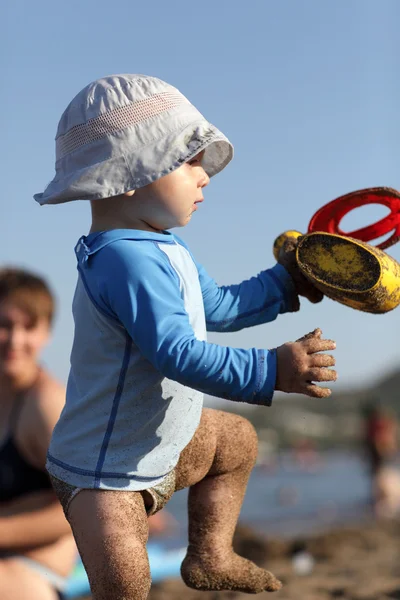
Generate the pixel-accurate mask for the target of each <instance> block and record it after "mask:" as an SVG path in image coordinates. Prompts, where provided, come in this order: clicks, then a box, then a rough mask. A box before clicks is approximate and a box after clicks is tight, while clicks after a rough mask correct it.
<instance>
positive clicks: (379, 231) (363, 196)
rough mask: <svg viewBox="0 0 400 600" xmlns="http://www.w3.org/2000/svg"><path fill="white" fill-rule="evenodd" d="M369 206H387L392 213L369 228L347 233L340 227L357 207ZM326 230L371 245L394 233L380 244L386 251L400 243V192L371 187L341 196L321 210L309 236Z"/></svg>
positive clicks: (314, 218) (312, 224)
mask: <svg viewBox="0 0 400 600" xmlns="http://www.w3.org/2000/svg"><path fill="white" fill-rule="evenodd" d="M365 204H383V205H384V206H387V207H388V208H389V209H390V211H391V212H390V214H389V215H387V216H386V217H384V218H383V219H381V220H380V221H377V222H376V223H373V224H372V225H368V226H367V227H362V228H361V229H357V230H355V231H352V232H350V233H345V232H344V231H342V230H341V229H340V227H339V223H340V221H341V220H342V219H343V217H344V216H345V215H347V214H348V213H349V212H350V211H352V210H353V209H354V208H358V207H359V206H364V205H365ZM313 231H325V232H327V233H336V234H339V235H345V236H348V237H352V238H356V239H358V240H361V241H363V242H369V241H371V240H374V239H376V238H378V237H381V236H383V235H385V234H386V233H389V232H390V231H393V233H392V235H391V236H390V237H389V238H388V239H387V240H385V241H384V242H381V243H380V244H378V248H381V249H382V250H383V249H385V248H389V247H390V246H392V245H393V244H395V243H396V242H398V241H399V240H400V193H399V192H397V191H396V190H394V189H392V188H384V187H378V188H369V189H364V190H358V191H357V192H351V193H350V194H346V195H345V196H340V197H339V198H336V200H332V201H331V202H328V204H325V206H323V207H322V208H320V209H319V210H318V211H317V212H316V213H315V214H314V216H313V217H312V218H311V221H310V223H309V225H308V233H311V232H313Z"/></svg>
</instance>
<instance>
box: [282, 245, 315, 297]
mask: <svg viewBox="0 0 400 600" xmlns="http://www.w3.org/2000/svg"><path fill="white" fill-rule="evenodd" d="M297 242H298V239H297V238H292V237H290V238H288V239H287V240H285V242H284V243H283V245H282V248H281V249H280V251H279V255H278V263H279V264H280V265H282V266H283V267H285V269H286V271H287V272H288V273H289V275H290V276H291V277H292V279H293V282H294V285H295V287H296V292H297V293H298V294H299V296H304V297H305V298H307V300H309V301H310V302H312V303H313V304H316V303H317V302H321V300H322V298H323V297H324V295H323V293H322V292H321V291H320V290H319V289H317V288H316V287H315V286H314V285H313V284H312V283H311V282H310V281H308V279H307V278H306V277H305V276H304V275H303V273H302V272H301V271H300V269H299V266H298V264H297V261H296V246H297Z"/></svg>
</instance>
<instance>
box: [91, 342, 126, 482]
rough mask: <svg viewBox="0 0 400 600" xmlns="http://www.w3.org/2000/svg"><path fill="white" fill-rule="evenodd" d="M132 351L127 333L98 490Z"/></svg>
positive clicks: (97, 479)
mask: <svg viewBox="0 0 400 600" xmlns="http://www.w3.org/2000/svg"><path fill="white" fill-rule="evenodd" d="M131 349H132V340H131V338H130V336H129V335H128V333H126V334H125V351H124V357H123V359H122V365H121V370H120V373H119V379H118V384H117V388H116V390H115V395H114V399H113V403H112V408H111V413H110V417H109V419H108V424H107V429H106V432H105V434H104V439H103V443H102V445H101V449H100V453H99V458H98V461H97V465H96V471H95V481H94V487H96V488H98V487H99V486H100V481H101V477H102V473H101V470H102V468H103V465H104V461H105V458H106V454H107V449H108V445H109V443H110V439H111V436H112V432H113V429H114V425H115V421H116V419H117V414H118V408H119V403H120V401H121V397H122V392H123V390H124V384H125V377H126V372H127V370H128V366H129V359H130V356H131Z"/></svg>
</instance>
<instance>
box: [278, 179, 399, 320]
mask: <svg viewBox="0 0 400 600" xmlns="http://www.w3.org/2000/svg"><path fill="white" fill-rule="evenodd" d="M365 204H383V205H384V206H387V207H388V208H389V209H390V210H391V212H390V214H389V215H387V216H386V217H385V218H383V219H381V220H380V221H378V222H377V223H374V224H373V225H369V226H368V227H363V228H362V229H358V230H357V231H353V232H351V233H348V234H347V233H344V232H343V231H341V230H340V228H339V223H340V221H341V219H342V218H343V217H344V215H345V214H347V213H348V212H350V211H351V210H353V209H354V208H357V207H359V206H362V205H365ZM389 232H392V235H391V236H390V237H389V238H388V239H387V240H385V241H384V242H382V243H381V244H379V245H378V246H376V247H375V246H372V245H371V244H369V243H368V242H369V241H370V240H373V239H376V238H378V237H381V236H383V235H385V234H387V233H389ZM288 238H299V239H298V243H297V248H296V260H297V264H298V266H299V268H300V270H301V272H302V273H303V274H304V275H305V277H307V279H309V280H310V281H311V282H312V283H313V284H314V285H315V286H316V287H317V288H318V289H319V290H321V292H323V293H324V294H325V295H326V296H328V297H329V298H332V300H336V301H337V302H341V303H342V304H345V305H346V306H350V307H351V308H355V309H357V310H361V311H365V312H370V313H376V314H378V313H385V312H388V311H390V310H393V309H394V308H396V306H398V305H399V304H400V263H398V262H397V261H396V260H395V259H394V258H392V257H391V256H389V255H388V254H386V252H384V249H385V248H388V247H389V246H391V245H393V244H395V243H396V242H397V241H399V240H400V192H398V191H396V190H394V189H392V188H385V187H377V188H368V189H364V190H358V191H356V192H351V193H350V194H346V195H345V196H341V197H340V198H336V200H332V202H329V203H328V204H326V205H325V206H323V207H322V208H320V209H319V210H318V211H317V212H316V213H315V215H314V216H313V217H312V219H311V221H310V224H309V226H308V232H307V233H306V234H305V235H303V234H302V233H300V232H298V231H286V232H285V233H283V234H281V235H280V236H279V237H277V238H276V240H275V242H274V249H273V250H274V256H275V258H276V259H277V258H278V255H279V251H280V249H281V247H282V246H283V244H284V242H285V241H286V240H287V239H288Z"/></svg>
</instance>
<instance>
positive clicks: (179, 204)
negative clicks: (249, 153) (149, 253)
mask: <svg viewBox="0 0 400 600" xmlns="http://www.w3.org/2000/svg"><path fill="white" fill-rule="evenodd" d="M203 155H204V152H200V154H198V155H197V156H196V157H195V158H193V159H192V160H191V161H190V162H188V163H185V164H183V165H182V166H181V167H179V168H178V169H176V170H175V171H173V172H172V173H170V174H169V175H165V177H162V178H161V179H158V180H157V181H155V182H154V183H151V184H149V185H147V186H145V187H143V188H141V189H139V190H136V192H135V194H134V196H133V198H132V207H133V206H134V205H135V203H136V207H138V206H140V213H141V218H142V219H143V220H144V222H145V223H146V224H148V225H149V226H150V227H151V228H153V229H156V230H165V229H171V228H172V227H184V226H185V225H187V224H188V223H189V221H190V219H191V217H192V215H193V213H194V212H195V211H196V210H197V208H198V205H199V204H200V202H203V199H204V198H203V188H204V187H205V186H206V185H208V183H209V181H210V179H209V177H208V175H207V173H206V172H205V170H204V169H203V167H202V165H201V160H202V158H203Z"/></svg>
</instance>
